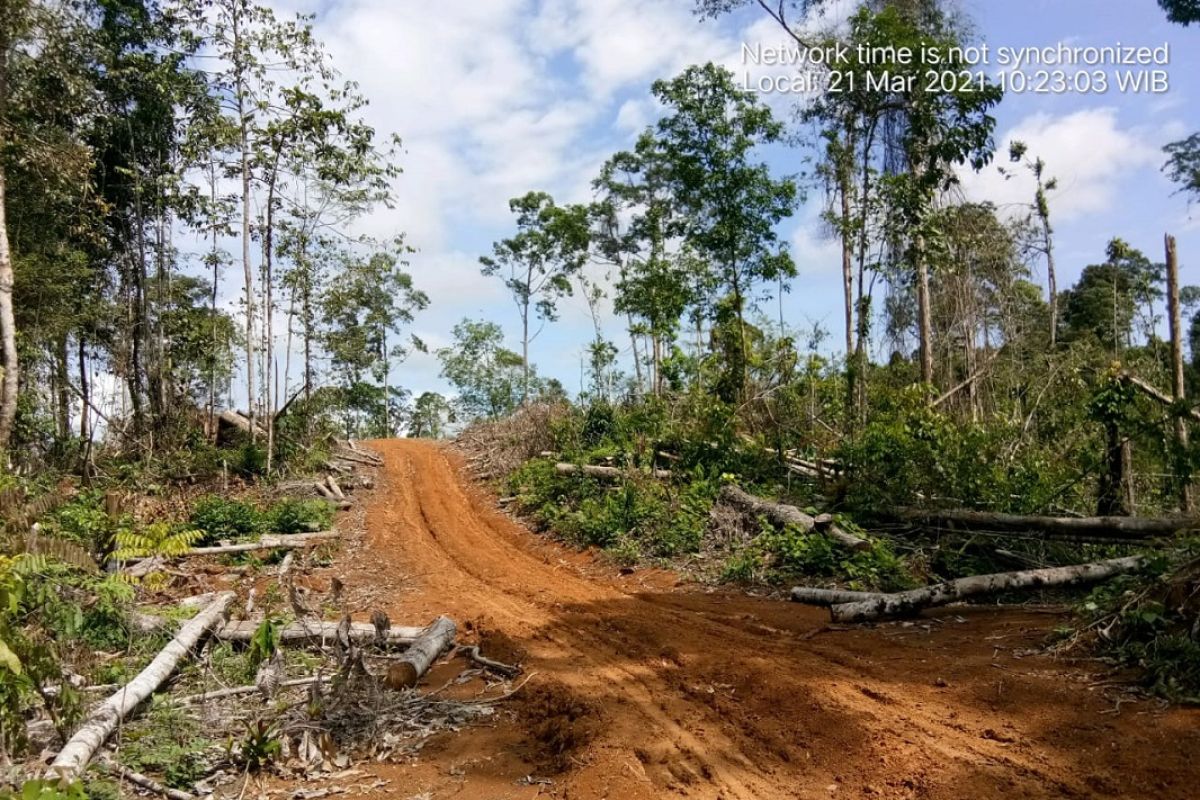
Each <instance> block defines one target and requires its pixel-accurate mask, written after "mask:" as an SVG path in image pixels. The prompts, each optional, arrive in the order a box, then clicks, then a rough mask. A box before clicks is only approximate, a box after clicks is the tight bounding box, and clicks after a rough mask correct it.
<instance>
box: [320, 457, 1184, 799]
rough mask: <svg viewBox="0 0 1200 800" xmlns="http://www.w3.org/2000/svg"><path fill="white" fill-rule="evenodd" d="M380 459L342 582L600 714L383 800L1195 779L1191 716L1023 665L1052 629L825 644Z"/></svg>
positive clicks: (793, 621)
mask: <svg viewBox="0 0 1200 800" xmlns="http://www.w3.org/2000/svg"><path fill="white" fill-rule="evenodd" d="M372 446H373V447H374V448H375V449H376V451H377V452H379V453H380V454H381V455H382V456H383V459H384V468H383V470H382V474H381V476H380V484H379V487H378V489H377V490H376V492H375V494H374V496H373V498H372V499H371V501H370V503H369V506H368V510H367V515H366V539H365V541H364V543H363V544H362V545H361V546H360V547H359V548H357V549H356V550H355V551H353V552H351V553H349V554H348V556H347V558H348V563H342V564H339V565H338V567H339V572H340V573H341V574H342V575H343V576H344V580H345V582H346V584H347V586H348V587H349V588H350V589H351V590H353V591H354V592H355V593H356V594H357V596H359V597H363V598H367V597H369V598H371V605H374V606H380V605H382V606H384V607H385V608H386V609H387V610H388V612H389V614H390V616H391V619H393V620H397V621H402V622H404V623H405V624H409V623H414V622H419V621H422V620H425V619H429V618H432V617H433V616H435V615H437V614H442V613H445V614H449V615H451V616H453V617H454V618H455V619H457V620H459V621H460V623H470V625H471V628H472V629H473V630H472V631H468V632H466V633H465V634H464V637H463V638H466V639H471V638H473V636H482V638H483V640H484V643H485V645H491V649H492V650H493V652H492V653H491V655H492V656H493V657H495V658H506V657H515V654H514V652H513V651H514V650H523V651H524V652H525V654H526V657H525V659H524V661H525V666H526V668H527V670H529V671H535V672H536V673H537V675H536V676H535V677H534V678H533V679H532V683H533V684H537V683H539V682H547V681H551V682H552V681H560V682H561V683H562V684H565V685H566V687H568V690H569V692H571V693H573V694H574V695H575V696H576V697H578V698H580V699H582V700H584V701H590V702H592V703H594V706H593V707H592V710H590V711H587V712H586V713H585V714H584V717H585V719H583V720H577V721H576V723H575V724H576V725H581V726H583V727H587V726H588V725H591V726H592V728H593V729H594V730H595V731H597V732H598V733H597V734H596V736H595V738H594V739H592V740H591V741H590V742H588V743H586V744H585V745H584V746H582V747H579V748H578V749H576V750H573V751H570V752H568V753H567V754H566V755H565V756H564V762H565V763H566V765H567V768H566V770H565V771H563V772H560V773H557V774H555V773H552V772H550V771H548V769H547V768H546V767H545V766H543V765H540V764H538V763H537V762H536V753H535V748H534V745H535V744H536V741H535V740H536V739H537V737H538V736H539V735H543V736H544V734H545V730H544V729H539V730H532V731H531V730H529V729H527V728H526V727H523V726H522V722H521V720H519V719H508V718H507V717H506V718H505V719H503V720H498V721H497V722H496V723H495V724H494V725H490V726H486V727H481V728H473V729H469V730H467V731H463V732H460V733H456V734H452V735H445V736H442V737H441V738H439V739H438V740H437V741H436V742H434V743H433V744H431V745H430V746H429V747H427V748H426V750H425V751H424V752H423V753H422V754H421V756H420V758H419V759H418V760H417V761H416V763H414V764H411V765H373V766H372V767H371V769H372V770H373V771H374V772H375V773H377V774H379V775H380V776H382V777H385V778H386V779H388V780H389V781H390V783H389V785H388V788H387V789H386V790H383V791H385V794H386V796H389V797H400V798H406V797H429V798H442V797H459V798H529V797H537V796H542V797H552V796H553V797H561V798H601V797H609V798H662V797H668V796H672V795H678V796H685V797H697V798H724V799H725V800H739V799H742V798H745V799H746V800H749V799H750V798H777V797H778V798H858V797H864V798H880V797H897V798H908V797H913V798H993V797H1000V796H1004V797H1007V798H1029V797H1154V798H1174V797H1179V798H1182V797H1191V796H1194V793H1195V791H1196V787H1197V786H1198V785H1200V712H1198V711H1195V710H1171V711H1161V710H1159V709H1158V708H1157V706H1156V705H1155V704H1153V703H1150V702H1146V701H1142V702H1135V703H1128V702H1127V703H1124V704H1120V705H1118V704H1117V703H1116V702H1115V700H1114V698H1115V697H1116V696H1117V695H1115V694H1114V693H1113V689H1112V687H1110V686H1105V685H1098V684H1100V679H1099V678H1098V677H1097V676H1096V675H1095V673H1094V672H1089V668H1088V667H1087V666H1086V665H1079V664H1066V663H1062V662H1056V661H1052V660H1050V659H1048V658H1046V657H1043V656H1038V655H1032V654H1024V655H1023V654H1022V651H1023V650H1026V649H1029V648H1033V647H1036V646H1037V645H1038V644H1039V643H1041V642H1042V641H1044V639H1045V636H1046V635H1047V633H1048V632H1049V631H1050V630H1051V629H1052V628H1053V627H1054V626H1055V625H1057V624H1060V623H1061V617H1059V616H1056V615H1052V614H1044V613H1035V612H1031V611H996V610H986V609H949V610H944V611H943V612H941V613H939V614H937V615H932V616H931V618H930V620H927V621H926V622H925V623H924V624H910V625H900V624H893V625H885V626H880V627H877V628H864V629H856V630H828V629H826V628H825V627H824V626H825V624H826V615H825V614H824V613H823V612H821V611H819V610H816V609H809V608H804V607H800V606H796V605H791V604H787V603H782V602H775V601H767V600H759V599H755V598H751V597H746V596H744V595H739V594H736V593H709V592H706V591H705V590H704V589H703V588H702V587H694V586H686V585H679V582H678V581H677V580H676V578H675V577H674V576H673V575H671V574H667V573H663V572H660V571H639V572H636V573H633V574H631V575H627V576H621V575H618V574H617V572H618V571H617V570H616V569H615V568H614V567H612V566H611V565H606V564H604V563H603V562H601V561H600V560H598V559H594V558H592V557H590V556H588V555H586V554H580V553H575V552H573V551H571V550H568V549H566V548H563V547H560V546H557V545H555V544H553V543H551V542H548V541H546V540H545V539H544V538H543V537H540V536H538V535H535V534H533V533H530V532H529V531H528V530H526V529H525V528H523V527H522V526H520V525H519V524H517V523H515V522H513V521H512V520H511V519H510V518H508V517H507V516H505V515H504V514H502V513H500V512H499V511H497V510H496V508H495V503H494V498H491V497H489V496H488V495H487V494H486V493H485V492H483V491H482V490H480V489H479V488H477V487H474V486H472V485H471V484H470V481H469V480H468V479H467V478H466V477H465V476H464V474H463V473H462V472H461V470H460V467H459V461H458V459H457V458H456V457H455V456H454V455H453V454H452V453H451V452H449V451H448V450H445V449H443V448H439V447H438V446H435V445H433V444H430V443H428V442H422V441H408V440H406V441H383V442H375V443H373V444H372ZM366 607H367V603H366V601H365V600H364V608H363V609H362V610H366ZM510 645H511V646H510ZM497 650H500V651H503V650H507V651H508V652H496V651H497ZM442 669H443V670H451V669H452V671H450V672H447V673H445V674H448V675H449V674H453V672H454V671H457V670H458V669H461V663H460V664H458V665H447V666H445V667H442ZM430 683H432V684H438V683H439V681H438V676H437V675H434V676H432V677H431V679H430ZM593 721H594V722H593ZM564 724H566V721H564ZM530 776H532V778H534V779H540V778H543V777H544V778H547V779H549V780H550V781H552V782H551V783H545V782H539V781H537V780H531V779H530ZM523 779H524V780H523Z"/></svg>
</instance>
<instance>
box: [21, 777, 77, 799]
mask: <svg viewBox="0 0 1200 800" xmlns="http://www.w3.org/2000/svg"><path fill="white" fill-rule="evenodd" d="M0 800H90V795H89V793H88V792H87V790H86V789H85V787H84V784H83V781H72V782H71V783H68V784H65V785H64V784H63V783H62V781H56V780H48V779H43V778H35V779H33V780H28V781H25V782H24V783H22V784H21V788H20V789H17V790H15V791H14V790H11V789H6V788H3V787H0Z"/></svg>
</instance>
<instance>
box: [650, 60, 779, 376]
mask: <svg viewBox="0 0 1200 800" xmlns="http://www.w3.org/2000/svg"><path fill="white" fill-rule="evenodd" d="M651 91H652V92H653V94H654V97H655V98H656V99H657V100H658V101H659V102H660V103H662V104H663V106H664V107H665V108H666V114H665V115H664V116H663V118H662V119H660V120H659V121H658V123H657V124H656V125H655V126H654V136H655V138H656V139H657V140H658V146H659V147H660V148H661V149H662V159H663V162H664V165H665V172H666V180H667V181H668V183H669V185H670V186H671V190H672V192H673V194H674V198H675V203H676V204H677V206H678V207H679V208H680V209H681V210H682V212H683V214H684V216H685V219H686V223H685V225H684V227H683V231H684V236H685V238H686V240H687V242H688V244H689V245H690V246H691V247H692V248H693V249H694V250H695V252H696V253H697V254H698V255H699V256H700V257H701V258H703V259H705V260H706V261H708V262H709V263H711V264H712V265H713V267H714V270H715V273H716V276H717V279H718V281H719V283H720V284H721V285H722V287H723V288H724V290H725V291H726V292H728V294H729V295H730V298H731V302H732V306H733V314H734V316H735V318H736V320H737V328H738V338H739V341H740V344H741V347H740V350H741V356H740V358H741V361H742V363H741V365H740V368H739V369H738V370H737V371H738V372H739V373H740V374H741V376H742V377H741V380H740V381H739V385H738V386H737V387H736V390H737V391H736V393H737V394H742V393H744V390H745V384H746V381H747V376H748V362H749V352H748V346H749V343H748V338H747V336H746V308H747V305H748V303H749V302H750V301H751V300H752V299H753V296H754V288H755V284H756V283H758V282H760V281H776V280H786V279H788V278H791V277H794V276H795V274H796V267H795V264H794V263H793V262H792V259H791V256H790V255H789V254H788V252H787V247H786V244H785V243H783V242H781V241H780V240H779V236H778V233H777V231H776V229H775V226H776V225H777V224H778V223H779V221H780V220H782V219H784V218H785V217H788V216H790V215H791V213H792V211H793V209H794V207H795V204H796V200H797V195H798V190H797V187H796V183H795V181H793V180H792V179H791V178H782V179H776V178H773V177H772V176H771V173H770V170H769V169H768V167H767V165H766V164H765V163H763V162H761V161H758V160H756V158H755V156H756V153H755V149H756V148H757V147H759V146H761V145H765V144H770V143H772V142H777V141H779V139H780V137H781V136H782V135H783V125H782V123H780V122H778V121H777V120H775V119H774V118H773V116H772V114H771V110H770V109H769V108H768V107H767V106H765V105H763V104H762V103H761V102H760V101H759V100H758V98H757V97H756V96H755V95H754V94H753V93H752V92H749V91H746V90H743V89H740V88H738V87H737V85H736V84H735V82H734V77H733V75H732V73H730V72H729V71H728V70H726V69H724V68H723V67H718V66H716V65H715V64H711V63H710V64H706V65H704V66H693V67H688V68H687V69H686V70H684V71H683V72H682V73H681V74H680V75H679V76H677V77H675V78H673V79H672V80H670V81H656V82H655V83H654V85H653V87H652V89H651Z"/></svg>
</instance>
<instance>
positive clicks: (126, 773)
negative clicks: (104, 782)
mask: <svg viewBox="0 0 1200 800" xmlns="http://www.w3.org/2000/svg"><path fill="white" fill-rule="evenodd" d="M103 764H104V769H106V770H108V771H109V772H111V773H113V774H115V775H119V776H120V777H121V778H124V779H125V780H127V781H129V782H130V783H132V784H133V785H134V786H137V787H140V788H142V789H145V790H146V791H149V792H154V793H155V794H160V795H162V796H163V797H166V798H168V800H196V797H197V796H196V795H194V794H192V793H191V792H185V791H183V790H182V789H172V788H171V787H170V786H164V785H163V784H161V783H159V782H158V781H156V780H154V779H153V778H151V777H149V776H147V775H143V774H142V773H140V772H134V771H133V770H131V769H130V768H129V767H126V766H124V765H123V764H118V763H117V762H116V761H113V760H111V759H107V758H106V759H105V760H104V762H103Z"/></svg>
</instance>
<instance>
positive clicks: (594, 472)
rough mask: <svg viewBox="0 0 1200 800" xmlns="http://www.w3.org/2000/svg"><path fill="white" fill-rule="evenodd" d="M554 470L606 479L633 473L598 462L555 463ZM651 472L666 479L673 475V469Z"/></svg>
mask: <svg viewBox="0 0 1200 800" xmlns="http://www.w3.org/2000/svg"><path fill="white" fill-rule="evenodd" d="M554 471H555V472H557V473H558V474H559V475H574V474H576V473H583V474H584V475H587V476H588V477H589V478H603V479H605V480H619V479H620V478H621V477H622V476H624V475H629V474H633V473H632V472H630V471H629V470H623V469H621V468H620V467H601V466H598V465H596V464H555V465H554ZM650 474H651V475H653V476H654V477H656V478H661V479H664V480H665V479H667V478H670V477H671V470H669V469H655V470H651V471H650Z"/></svg>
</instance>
